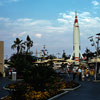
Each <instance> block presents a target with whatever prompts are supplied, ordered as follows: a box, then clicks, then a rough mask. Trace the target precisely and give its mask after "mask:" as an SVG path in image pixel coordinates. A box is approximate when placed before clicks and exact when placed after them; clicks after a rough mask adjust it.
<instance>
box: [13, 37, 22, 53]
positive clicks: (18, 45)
mask: <svg viewBox="0 0 100 100" xmlns="http://www.w3.org/2000/svg"><path fill="white" fill-rule="evenodd" d="M22 41H23V40H20V39H19V38H16V41H14V44H13V45H12V46H11V48H12V49H15V48H17V54H18V53H20V50H21V48H22V44H21V43H22Z"/></svg>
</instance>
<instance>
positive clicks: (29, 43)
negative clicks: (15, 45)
mask: <svg viewBox="0 0 100 100" xmlns="http://www.w3.org/2000/svg"><path fill="white" fill-rule="evenodd" d="M25 45H26V46H27V50H26V52H29V51H30V48H31V47H32V46H33V41H32V40H31V39H30V37H29V35H28V36H27V38H26V41H25Z"/></svg>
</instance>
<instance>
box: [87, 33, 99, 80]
mask: <svg viewBox="0 0 100 100" xmlns="http://www.w3.org/2000/svg"><path fill="white" fill-rule="evenodd" d="M96 35H98V37H96V38H97V41H96V44H97V46H96V44H95V42H94V39H93V36H91V37H89V38H88V39H90V42H92V44H91V45H92V46H95V49H96V67H95V74H94V78H95V81H96V79H97V58H98V50H99V40H100V37H99V35H100V33H98V34H96Z"/></svg>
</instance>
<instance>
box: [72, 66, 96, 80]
mask: <svg viewBox="0 0 100 100" xmlns="http://www.w3.org/2000/svg"><path fill="white" fill-rule="evenodd" d="M72 73H73V80H75V79H76V78H78V79H79V81H84V80H87V81H90V80H93V78H94V74H95V71H94V69H89V68H88V67H82V66H80V67H78V68H77V67H73V70H72Z"/></svg>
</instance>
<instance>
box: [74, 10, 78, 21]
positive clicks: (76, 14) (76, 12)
mask: <svg viewBox="0 0 100 100" xmlns="http://www.w3.org/2000/svg"><path fill="white" fill-rule="evenodd" d="M74 23H78V19H77V12H76V11H75V21H74Z"/></svg>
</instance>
